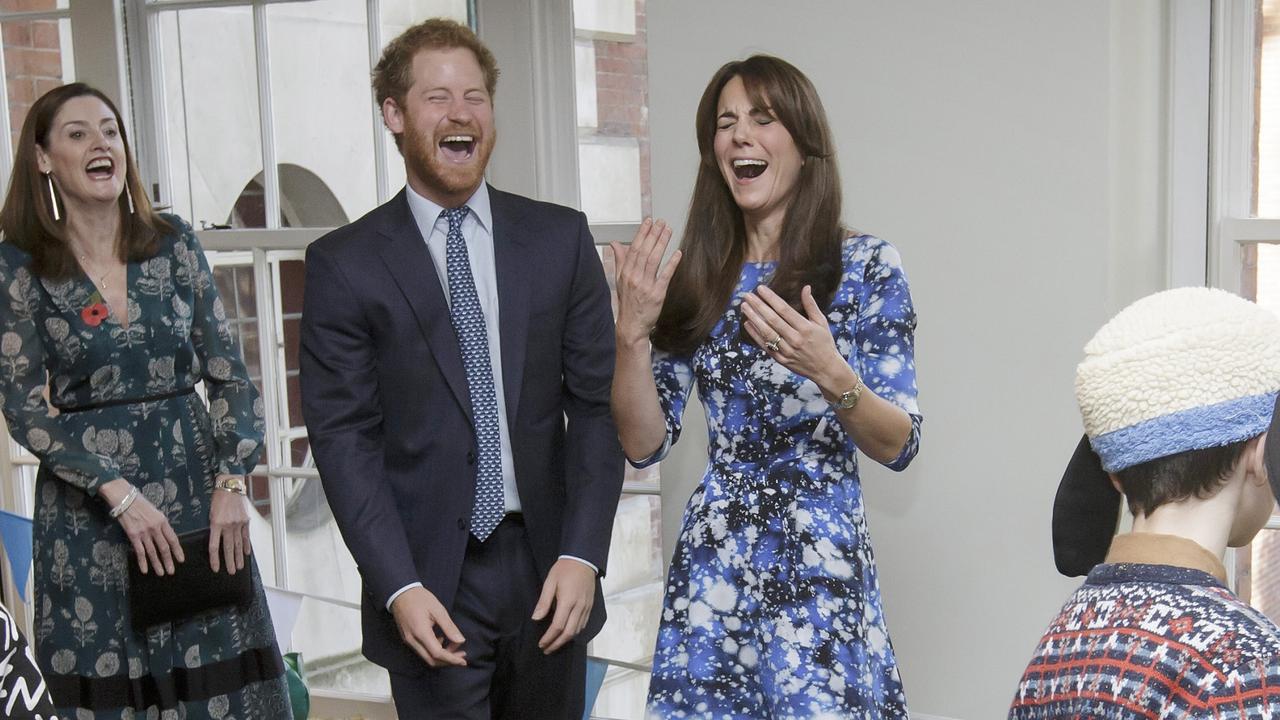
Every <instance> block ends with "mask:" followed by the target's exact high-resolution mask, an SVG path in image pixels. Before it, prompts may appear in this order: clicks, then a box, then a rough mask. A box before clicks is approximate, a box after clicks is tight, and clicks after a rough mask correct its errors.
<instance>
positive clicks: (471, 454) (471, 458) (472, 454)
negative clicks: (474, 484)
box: [467, 450, 476, 465]
mask: <svg viewBox="0 0 1280 720" xmlns="http://www.w3.org/2000/svg"><path fill="white" fill-rule="evenodd" d="M467 464H468V465H475V464H476V451H475V450H468V451H467Z"/></svg>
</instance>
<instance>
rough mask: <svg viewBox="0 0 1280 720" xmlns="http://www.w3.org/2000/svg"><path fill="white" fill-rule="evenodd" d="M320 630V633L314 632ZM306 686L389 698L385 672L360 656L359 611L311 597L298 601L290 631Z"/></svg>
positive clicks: (389, 682) (389, 689)
mask: <svg viewBox="0 0 1280 720" xmlns="http://www.w3.org/2000/svg"><path fill="white" fill-rule="evenodd" d="M317 628H323V629H324V631H323V632H317V631H316V629H317ZM293 649H294V650H297V651H298V652H300V653H302V658H303V661H304V663H305V664H306V670H307V686H308V687H309V688H311V690H312V691H315V690H338V691H346V692H360V693H370V694H376V695H383V696H389V695H391V680H390V679H389V678H388V677H387V671H386V670H383V669H382V668H380V667H378V666H377V665H374V664H373V663H371V662H369V661H368V660H365V659H364V656H363V655H361V654H360V611H359V610H355V609H352V608H348V607H343V606H341V605H334V604H332V603H326V602H323V601H320V600H314V599H312V598H306V599H304V600H303V601H302V607H301V608H300V609H299V612H298V624H297V625H295V626H294V631H293ZM313 712H314V711H313Z"/></svg>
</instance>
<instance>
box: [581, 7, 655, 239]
mask: <svg viewBox="0 0 1280 720" xmlns="http://www.w3.org/2000/svg"><path fill="white" fill-rule="evenodd" d="M644 3H645V0H636V34H635V37H634V39H631V40H627V41H615V40H595V41H594V43H595V52H596V112H597V123H598V127H597V133H598V134H599V135H603V136H606V137H624V138H636V139H637V140H638V141H639V144H640V189H641V193H642V198H641V203H640V209H641V212H642V213H643V215H644V216H645V217H647V216H649V215H650V214H651V212H652V209H651V208H652V206H651V204H650V192H649V48H648V44H647V42H646V37H647V36H646V30H645V12H644Z"/></svg>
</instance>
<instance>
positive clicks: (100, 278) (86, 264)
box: [80, 254, 118, 290]
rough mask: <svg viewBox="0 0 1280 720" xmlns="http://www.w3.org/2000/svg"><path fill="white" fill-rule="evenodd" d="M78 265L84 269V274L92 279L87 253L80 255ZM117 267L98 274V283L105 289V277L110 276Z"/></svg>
mask: <svg viewBox="0 0 1280 720" xmlns="http://www.w3.org/2000/svg"><path fill="white" fill-rule="evenodd" d="M80 265H81V267H83V268H84V269H85V274H86V275H88V276H89V279H90V280H92V279H93V275H92V274H91V273H90V272H89V256H88V255H83V254H82V255H80ZM117 269H118V268H110V269H108V270H107V271H106V272H104V273H102V274H101V275H99V276H98V285H99V286H101V287H102V288H103V289H104V290H105V289H106V288H107V278H109V277H111V276H112V275H113V274H114V273H115V271H116V270H117Z"/></svg>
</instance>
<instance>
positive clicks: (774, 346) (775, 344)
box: [764, 335, 782, 352]
mask: <svg viewBox="0 0 1280 720" xmlns="http://www.w3.org/2000/svg"><path fill="white" fill-rule="evenodd" d="M764 346H765V347H767V348H769V352H778V348H779V347H781V346H782V336H781V335H779V336H777V337H775V338H774V339H772V340H770V341H769V342H767V343H765V344H764Z"/></svg>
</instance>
